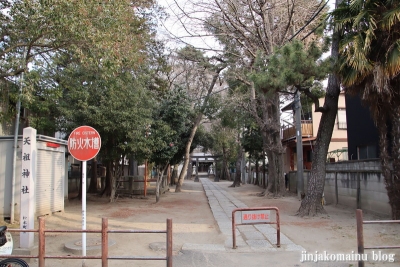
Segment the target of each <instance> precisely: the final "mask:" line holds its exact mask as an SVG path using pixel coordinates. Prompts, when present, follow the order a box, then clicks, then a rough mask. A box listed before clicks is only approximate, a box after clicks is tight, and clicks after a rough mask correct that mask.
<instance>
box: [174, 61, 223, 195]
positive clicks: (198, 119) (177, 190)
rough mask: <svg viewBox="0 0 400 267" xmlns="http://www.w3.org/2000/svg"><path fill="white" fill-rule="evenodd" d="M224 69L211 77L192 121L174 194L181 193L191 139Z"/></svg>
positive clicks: (187, 164) (220, 69)
mask: <svg viewBox="0 0 400 267" xmlns="http://www.w3.org/2000/svg"><path fill="white" fill-rule="evenodd" d="M223 69H224V68H219V69H218V70H217V71H216V72H215V74H214V75H213V79H212V81H211V83H210V86H209V87H208V89H207V94H206V96H205V98H204V101H203V104H202V107H201V109H200V111H199V113H198V114H197V117H196V119H195V121H194V124H193V128H192V131H191V132H190V136H189V140H188V142H187V144H186V148H185V160H184V162H183V168H182V171H181V173H180V174H179V178H178V183H177V184H176V188H175V192H181V187H182V184H183V179H185V176H186V171H187V167H188V166H189V160H190V147H191V145H192V142H193V138H194V135H195V134H196V131H197V128H198V127H199V125H200V122H201V119H202V118H203V114H204V110H205V109H206V106H207V105H208V99H209V98H210V95H211V93H212V90H213V89H214V86H215V83H216V82H217V79H218V77H219V73H220V72H221V71H222V70H223Z"/></svg>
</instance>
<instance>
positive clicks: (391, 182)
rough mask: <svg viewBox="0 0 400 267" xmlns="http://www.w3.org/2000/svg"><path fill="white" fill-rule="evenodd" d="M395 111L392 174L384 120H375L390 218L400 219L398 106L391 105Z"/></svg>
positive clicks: (399, 131) (393, 115)
mask: <svg viewBox="0 0 400 267" xmlns="http://www.w3.org/2000/svg"><path fill="white" fill-rule="evenodd" d="M393 108H394V109H395V112H393V113H392V114H391V115H392V116H391V118H392V119H391V122H392V134H391V138H392V144H393V149H392V154H393V155H392V159H393V174H392V172H391V171H390V158H389V153H388V141H387V138H388V135H387V125H386V120H384V119H383V118H382V117H381V118H379V119H378V120H377V122H378V127H379V128H378V130H379V134H380V136H379V137H380V138H379V139H380V142H379V144H380V149H381V155H380V158H381V164H382V171H383V174H384V177H385V185H386V190H387V194H388V198H389V204H390V207H391V209H392V219H393V220H399V219H400V177H399V173H400V158H399V157H400V151H399V149H400V140H399V138H400V107H399V106H398V105H397V106H396V107H395V106H394V105H393Z"/></svg>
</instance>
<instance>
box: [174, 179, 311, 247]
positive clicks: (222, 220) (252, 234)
mask: <svg viewBox="0 0 400 267" xmlns="http://www.w3.org/2000/svg"><path fill="white" fill-rule="evenodd" d="M200 182H201V183H202V185H203V188H204V191H205V193H206V195H207V198H208V203H209V205H210V208H211V211H212V213H213V215H214V218H215V220H216V222H217V224H218V226H219V230H220V231H221V233H223V234H224V236H225V243H224V244H221V245H215V244H212V245H211V244H210V245H205V244H201V245H199V244H184V246H183V248H182V249H183V250H185V249H190V250H193V249H200V250H209V251H230V250H233V251H236V252H261V251H299V254H300V252H301V251H304V250H305V249H304V248H303V247H302V246H300V245H297V244H294V243H293V242H292V241H291V240H290V239H289V238H288V237H287V236H285V235H284V234H283V233H281V234H280V240H281V247H279V248H278V247H277V245H276V244H277V235H276V228H274V227H273V226H272V225H271V224H256V225H238V226H237V227H236V246H237V248H236V249H233V241H232V239H233V237H232V235H233V234H232V211H233V210H234V209H236V208H247V205H246V204H244V203H243V202H241V201H240V200H238V199H236V198H235V197H233V196H232V195H231V194H229V193H228V192H227V191H225V190H224V189H223V188H221V187H220V186H219V185H218V183H216V182H213V181H211V180H210V179H208V178H200ZM272 213H273V211H271V214H272ZM236 215H237V216H239V215H240V214H239V213H236ZM236 221H238V218H236Z"/></svg>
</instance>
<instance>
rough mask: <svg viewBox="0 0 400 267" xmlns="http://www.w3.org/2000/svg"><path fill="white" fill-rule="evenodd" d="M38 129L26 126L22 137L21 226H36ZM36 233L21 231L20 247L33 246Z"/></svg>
mask: <svg viewBox="0 0 400 267" xmlns="http://www.w3.org/2000/svg"><path fill="white" fill-rule="evenodd" d="M36 157H37V150H36V129H34V128H32V127H28V128H24V130H23V137H22V172H21V189H20V190H21V191H20V192H21V209H20V211H21V212H20V228H21V229H34V228H35V180H36ZM33 241H34V233H33V232H21V233H20V247H21V248H31V247H33Z"/></svg>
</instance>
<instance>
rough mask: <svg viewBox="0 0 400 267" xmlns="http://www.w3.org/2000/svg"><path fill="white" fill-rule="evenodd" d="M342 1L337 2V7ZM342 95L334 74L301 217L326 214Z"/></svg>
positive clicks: (335, 39)
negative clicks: (328, 163)
mask: <svg viewBox="0 0 400 267" xmlns="http://www.w3.org/2000/svg"><path fill="white" fill-rule="evenodd" d="M340 2H341V0H336V6H338V4H339V3H340ZM339 38H340V36H339V33H338V32H337V31H334V32H333V35H332V47H331V57H332V58H333V60H334V62H336V61H337V59H338V56H339ZM339 94H340V83H339V79H338V77H337V76H336V75H335V74H334V73H332V74H330V75H329V78H328V87H327V89H326V95H325V103H324V109H325V112H323V113H322V116H321V121H320V124H319V127H318V133H317V138H316V140H315V145H314V151H313V157H312V158H313V162H312V167H311V172H310V179H309V180H308V186H307V192H306V193H305V197H304V198H303V200H302V201H301V205H300V208H299V210H298V211H297V214H298V215H300V216H315V215H317V214H318V213H326V211H325V209H324V207H323V206H322V194H323V193H324V186H325V176H326V172H325V168H326V156H327V154H328V149H329V144H330V142H331V138H332V132H333V127H334V126H335V120H336V114H337V110H338V101H339Z"/></svg>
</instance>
